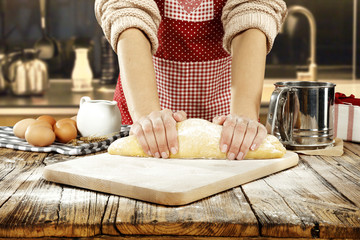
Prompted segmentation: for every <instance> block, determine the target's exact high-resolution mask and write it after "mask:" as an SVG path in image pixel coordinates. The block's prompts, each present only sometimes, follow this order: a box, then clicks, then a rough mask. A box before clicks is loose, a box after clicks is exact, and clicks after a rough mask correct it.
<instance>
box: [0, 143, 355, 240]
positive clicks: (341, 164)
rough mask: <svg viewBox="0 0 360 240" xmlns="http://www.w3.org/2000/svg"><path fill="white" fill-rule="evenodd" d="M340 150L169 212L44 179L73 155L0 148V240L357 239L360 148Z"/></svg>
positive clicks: (352, 145)
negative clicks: (48, 168) (339, 153)
mask: <svg viewBox="0 0 360 240" xmlns="http://www.w3.org/2000/svg"><path fill="white" fill-rule="evenodd" d="M344 147H345V149H344V152H345V153H344V155H343V156H341V157H325V156H305V155H300V161H299V164H298V166H295V167H293V168H291V169H288V170H285V171H283V172H279V173H276V174H273V175H270V176H268V177H265V178H262V179H259V180H256V181H253V182H250V183H247V184H244V185H242V186H239V187H235V188H233V189H230V190H228V191H224V192H221V193H219V194H216V195H213V196H210V197H208V198H205V199H203V200H200V201H197V202H194V203H191V204H188V205H184V206H175V207H167V206H163V205H157V204H152V203H147V202H142V201H137V200H134V199H130V198H126V197H121V196H115V195H110V194H105V193H100V192H95V191H90V190H85V189H81V188H75V187H70V186H66V185H60V184H55V183H51V182H47V181H45V180H44V179H43V178H42V172H43V169H44V167H45V166H46V165H49V164H54V163H57V162H61V161H67V160H70V159H74V158H75V157H70V156H66V155H61V154H55V153H36V152H24V151H16V150H12V149H5V148H0V169H1V171H0V238H5V237H13V238H17V239H26V238H40V237H42V238H45V239H49V238H50V237H52V238H51V239H58V238H60V237H62V238H81V239H90V238H91V237H98V239H127V240H130V239H131V240H132V239H146V240H150V239H162V240H164V239H189V240H190V239H192V240H194V239H198V240H203V239H207V238H209V239H220V237H221V239H227V240H229V239H308V238H318V239H343V238H345V239H360V145H359V144H355V143H350V142H345V143H344Z"/></svg>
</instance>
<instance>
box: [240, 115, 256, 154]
mask: <svg viewBox="0 0 360 240" xmlns="http://www.w3.org/2000/svg"><path fill="white" fill-rule="evenodd" d="M257 129H258V123H257V122H255V121H249V123H248V125H247V128H246V133H245V136H244V140H243V142H242V144H241V147H240V152H239V154H238V156H237V159H238V160H242V159H244V157H245V156H246V154H247V152H248V151H249V149H250V146H251V145H252V144H253V141H254V139H255V137H256V135H257Z"/></svg>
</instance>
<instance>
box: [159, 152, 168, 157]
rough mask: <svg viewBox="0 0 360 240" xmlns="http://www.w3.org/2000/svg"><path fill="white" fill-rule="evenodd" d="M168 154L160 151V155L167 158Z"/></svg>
mask: <svg viewBox="0 0 360 240" xmlns="http://www.w3.org/2000/svg"><path fill="white" fill-rule="evenodd" d="M168 156H169V154H167V153H166V152H162V153H161V157H162V158H168Z"/></svg>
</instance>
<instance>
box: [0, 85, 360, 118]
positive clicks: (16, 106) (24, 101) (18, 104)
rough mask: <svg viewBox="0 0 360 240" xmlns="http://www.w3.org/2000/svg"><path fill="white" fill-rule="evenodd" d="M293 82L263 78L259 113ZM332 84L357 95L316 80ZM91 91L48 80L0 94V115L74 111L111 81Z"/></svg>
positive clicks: (105, 94)
mask: <svg viewBox="0 0 360 240" xmlns="http://www.w3.org/2000/svg"><path fill="white" fill-rule="evenodd" d="M278 81H294V79H266V80H265V82H264V88H263V95H262V101H261V114H266V112H267V108H268V105H269V100H270V96H271V94H272V92H273V90H274V83H276V82H278ZM319 81H321V82H332V83H335V84H336V91H338V92H342V93H345V94H347V95H349V94H354V95H355V96H360V80H319ZM93 87H94V90H93V91H90V92H72V91H71V80H69V79H65V80H51V81H50V86H49V89H48V90H47V91H46V92H45V94H44V95H43V96H30V97H16V96H13V95H11V94H9V93H8V94H2V95H1V97H0V115H19V114H21V115H26V114H29V115H33V114H37V115H40V114H67V115H71V114H76V113H77V111H78V107H79V102H80V98H81V97H82V96H89V97H91V98H92V99H104V100H112V98H113V94H114V89H115V84H114V85H106V86H101V85H100V84H99V82H98V81H96V80H95V81H94V82H93Z"/></svg>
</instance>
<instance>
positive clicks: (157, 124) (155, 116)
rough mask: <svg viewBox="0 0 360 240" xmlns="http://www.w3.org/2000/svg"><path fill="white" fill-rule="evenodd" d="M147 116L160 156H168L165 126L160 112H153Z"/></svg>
mask: <svg viewBox="0 0 360 240" xmlns="http://www.w3.org/2000/svg"><path fill="white" fill-rule="evenodd" d="M149 118H150V120H151V122H152V125H153V131H154V135H155V139H156V143H157V146H158V149H159V153H160V155H161V157H162V158H167V157H168V156H169V149H168V143H167V140H166V135H165V127H164V123H163V121H162V118H161V114H160V112H154V113H151V114H150V115H149Z"/></svg>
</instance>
